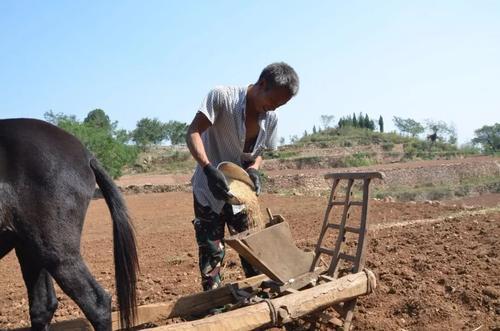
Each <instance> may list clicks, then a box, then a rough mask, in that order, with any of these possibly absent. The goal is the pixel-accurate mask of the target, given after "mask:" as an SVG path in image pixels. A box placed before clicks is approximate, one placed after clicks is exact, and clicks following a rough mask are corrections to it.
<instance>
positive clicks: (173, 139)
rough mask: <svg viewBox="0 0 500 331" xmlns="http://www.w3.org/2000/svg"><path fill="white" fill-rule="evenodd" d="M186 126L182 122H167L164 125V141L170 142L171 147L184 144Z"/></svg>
mask: <svg viewBox="0 0 500 331" xmlns="http://www.w3.org/2000/svg"><path fill="white" fill-rule="evenodd" d="M187 129H188V125H187V124H186V123H183V122H178V121H169V122H168V123H166V124H165V139H167V140H170V143H171V144H172V145H179V144H183V143H185V142H186V134H187Z"/></svg>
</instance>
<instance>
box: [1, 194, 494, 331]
mask: <svg viewBox="0 0 500 331" xmlns="http://www.w3.org/2000/svg"><path fill="white" fill-rule="evenodd" d="M126 201H127V203H128V207H129V209H130V212H131V214H132V216H133V219H134V222H135V226H136V230H137V238H138V243H139V254H140V263H141V276H140V280H139V303H140V304H145V303H154V302H162V301H168V300H172V299H174V298H176V297H179V296H181V295H185V294H189V293H194V292H197V291H200V290H201V286H200V280H199V275H198V265H197V263H198V257H197V246H196V243H195V238H194V231H193V227H192V224H191V220H192V218H193V211H192V197H191V194H190V193H183V192H172V193H160V194H141V195H128V196H126ZM499 202H500V195H499V194H490V195H485V196H480V197H476V198H468V199H467V200H466V201H448V202H444V203H433V204H429V203H397V202H383V201H373V200H372V201H370V210H369V220H370V224H371V228H372V230H371V231H370V242H369V246H368V256H367V261H368V267H370V268H371V269H372V270H373V271H375V273H376V274H377V275H378V277H379V288H378V290H377V291H376V292H375V293H374V294H371V295H370V296H367V297H365V298H362V299H361V300H360V303H359V310H358V312H357V313H356V314H355V321H354V325H355V327H356V328H357V329H359V330H403V329H406V330H429V329H434V330H452V329H453V330H455V329H464V330H473V329H474V328H476V327H479V326H481V325H483V329H482V330H488V329H491V328H494V327H500V321H499V314H500V306H499V297H498V296H499V290H500V281H499V279H500V277H499V275H500V265H499V256H498V248H499V247H500V246H499V236H500V212H499V211H498V208H497V209H496V211H495V209H493V210H492V208H491V207H494V206H498V205H499ZM260 203H261V205H262V206H263V207H269V208H271V210H272V211H273V213H276V214H282V215H283V216H284V217H285V219H286V220H287V221H288V222H289V223H290V226H291V229H292V232H293V236H294V238H295V241H296V244H297V246H299V247H312V246H313V245H314V244H315V242H316V240H317V236H318V234H319V230H320V227H321V222H322V219H323V214H324V209H325V205H326V198H314V197H297V196H278V195H263V196H262V197H260ZM484 208H487V209H486V211H488V210H489V212H484V210H483V209H484ZM356 216H357V214H356V213H354V214H353V215H352V216H351V217H352V218H353V219H354V218H356ZM410 221H415V222H414V224H413V225H408V226H405V224H406V223H407V222H410ZM82 253H83V256H84V258H85V261H86V262H87V264H88V265H89V267H90V269H91V271H92V273H93V274H94V275H95V277H96V279H97V280H98V281H99V282H100V283H101V284H102V285H103V286H104V287H105V288H106V289H107V290H108V291H110V292H113V291H114V284H113V278H114V277H113V260H112V233H111V220H110V218H109V213H108V211H107V207H106V205H105V203H104V201H103V200H102V199H98V200H93V201H92V203H91V205H90V208H89V211H88V214H87V219H86V222H85V227H84V233H83V238H82ZM223 272H224V277H225V280H226V281H229V280H235V279H240V278H241V277H242V273H241V268H240V267H239V261H238V258H237V257H236V254H235V253H234V251H232V250H230V249H228V253H227V258H226V260H225V265H224V270H223ZM0 275H2V277H1V278H0V293H2V295H1V296H0V329H10V328H14V327H20V326H28V325H29V315H28V305H27V296H26V293H25V288H24V284H23V281H22V276H21V273H20V270H19V267H18V264H17V261H16V258H15V254H14V253H13V252H11V253H10V254H9V255H8V256H6V257H5V258H4V259H2V260H1V261H0ZM57 294H58V299H59V301H60V303H59V308H58V310H57V312H56V315H55V320H56V321H59V320H64V319H70V318H74V317H77V316H82V315H81V313H80V311H79V310H78V308H77V307H76V305H75V304H74V303H73V302H72V301H71V300H70V299H69V298H68V297H67V296H66V295H65V294H63V293H62V292H61V291H60V290H59V288H57ZM330 327H331V326H330V325H329V324H328V322H324V323H322V324H318V325H317V326H316V328H322V329H328V328H330ZM298 328H299V326H297V329H298Z"/></svg>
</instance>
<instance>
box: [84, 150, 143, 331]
mask: <svg viewBox="0 0 500 331" xmlns="http://www.w3.org/2000/svg"><path fill="white" fill-rule="evenodd" d="M90 167H91V168H92V170H93V172H94V175H95V178H96V182H97V185H99V187H100V189H101V192H102V195H103V196H104V199H105V200H106V204H107V205H108V208H109V210H110V212H111V218H112V219H113V255H114V260H115V284H116V292H117V296H118V306H119V310H120V325H121V327H122V328H125V329H130V328H131V327H132V326H133V322H134V321H135V318H136V315H137V302H136V283H137V272H138V270H139V260H138V258H137V248H136V241H135V234H134V228H133V225H132V223H131V221H130V217H129V215H128V212H127V208H126V206H125V201H124V200H123V198H122V195H121V193H120V191H119V190H118V187H116V185H115V184H114V182H113V180H112V179H111V177H109V175H108V174H107V173H106V171H105V170H104V168H103V167H102V166H101V165H100V164H99V162H98V161H97V160H96V159H95V158H92V159H91V160H90Z"/></svg>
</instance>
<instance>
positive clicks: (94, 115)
mask: <svg viewBox="0 0 500 331" xmlns="http://www.w3.org/2000/svg"><path fill="white" fill-rule="evenodd" d="M83 123H85V124H87V125H90V126H93V127H96V128H101V129H104V130H106V131H108V132H111V130H112V129H113V124H112V123H111V121H110V120H109V116H108V115H106V113H105V112H104V110H102V109H99V108H97V109H94V110H92V111H90V112H89V113H88V114H87V117H85V119H84V120H83Z"/></svg>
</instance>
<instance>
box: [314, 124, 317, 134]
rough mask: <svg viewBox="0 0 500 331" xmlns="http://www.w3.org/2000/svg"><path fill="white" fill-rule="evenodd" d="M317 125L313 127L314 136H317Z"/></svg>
mask: <svg viewBox="0 0 500 331" xmlns="http://www.w3.org/2000/svg"><path fill="white" fill-rule="evenodd" d="M316 133H317V132H316V125H313V134H316Z"/></svg>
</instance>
